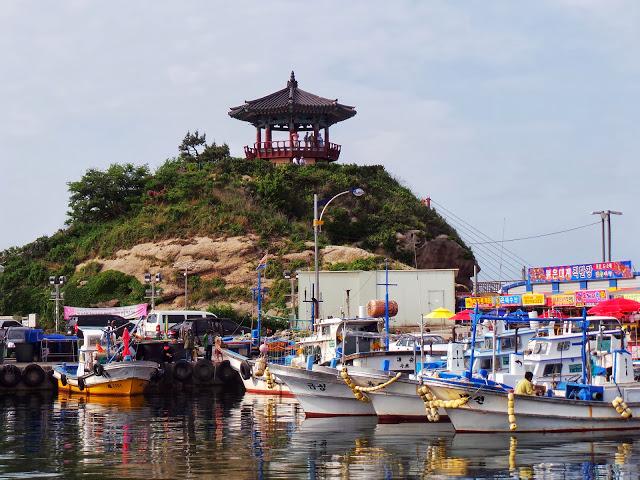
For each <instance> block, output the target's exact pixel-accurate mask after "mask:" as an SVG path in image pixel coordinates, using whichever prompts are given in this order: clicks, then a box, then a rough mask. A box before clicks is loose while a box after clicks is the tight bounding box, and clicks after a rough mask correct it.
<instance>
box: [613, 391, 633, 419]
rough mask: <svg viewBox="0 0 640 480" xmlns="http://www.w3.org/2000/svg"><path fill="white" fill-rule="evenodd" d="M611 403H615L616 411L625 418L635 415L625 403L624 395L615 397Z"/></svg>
mask: <svg viewBox="0 0 640 480" xmlns="http://www.w3.org/2000/svg"><path fill="white" fill-rule="evenodd" d="M611 405H613V408H615V409H616V412H618V413H619V414H620V416H621V417H622V418H624V419H625V420H626V419H627V418H631V416H632V415H633V412H632V411H631V409H630V408H629V406H628V405H627V404H626V403H625V401H624V400H623V399H622V397H616V398H614V399H613V401H612V402H611Z"/></svg>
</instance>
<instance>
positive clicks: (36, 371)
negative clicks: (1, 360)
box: [22, 363, 47, 387]
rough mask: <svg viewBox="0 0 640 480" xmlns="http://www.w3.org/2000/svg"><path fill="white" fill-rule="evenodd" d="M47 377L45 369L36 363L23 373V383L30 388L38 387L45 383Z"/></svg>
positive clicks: (31, 364) (26, 368)
mask: <svg viewBox="0 0 640 480" xmlns="http://www.w3.org/2000/svg"><path fill="white" fill-rule="evenodd" d="M46 376H47V375H46V374H45V373H44V370H43V368H42V367H41V366H40V365H38V364H36V363H30V364H29V365H27V366H26V367H25V368H24V370H23V371H22V381H23V382H24V384H25V385H27V386H28V387H37V386H38V385H40V384H41V383H42V382H44V379H45V378H46Z"/></svg>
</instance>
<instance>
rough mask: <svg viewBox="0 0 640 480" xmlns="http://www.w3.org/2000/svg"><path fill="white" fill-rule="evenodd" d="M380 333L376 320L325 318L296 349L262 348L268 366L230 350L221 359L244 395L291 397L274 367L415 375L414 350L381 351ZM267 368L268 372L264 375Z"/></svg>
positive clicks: (382, 349)
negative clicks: (237, 377) (234, 373)
mask: <svg viewBox="0 0 640 480" xmlns="http://www.w3.org/2000/svg"><path fill="white" fill-rule="evenodd" d="M380 330H381V328H380V322H379V320H378V319H376V318H353V319H341V318H328V319H323V320H319V321H318V322H317V324H316V327H315V329H314V333H313V334H312V335H309V336H307V337H303V338H301V339H300V340H299V341H298V342H297V343H295V345H291V346H289V347H287V348H284V347H283V346H279V347H278V348H275V349H274V348H272V345H273V343H274V342H267V343H265V344H263V345H261V347H262V348H265V349H266V350H265V351H264V352H263V355H262V356H263V358H264V359H265V360H266V362H267V365H264V366H259V364H258V362H259V361H260V360H259V359H251V358H248V357H246V356H243V355H239V354H237V353H234V352H232V351H230V350H223V357H224V358H225V359H227V360H229V364H230V365H231V367H232V368H233V369H234V370H236V371H237V372H238V373H239V374H240V377H241V379H242V382H243V385H244V387H245V389H246V390H247V391H249V392H252V393H261V394H269V395H294V393H292V392H291V389H290V388H289V387H288V385H287V382H286V381H283V379H280V378H279V377H278V375H277V374H275V367H277V366H284V367H291V366H294V367H297V368H295V369H294V372H295V371H299V370H300V369H307V370H308V368H309V366H310V365H314V364H317V365H320V366H323V367H326V368H329V367H331V366H333V367H334V371H336V372H337V373H335V374H334V376H337V375H338V374H339V373H340V372H339V371H338V370H335V369H336V367H338V366H341V365H343V364H344V365H347V366H349V367H350V368H352V367H353V368H360V369H365V370H374V369H375V370H386V371H395V372H397V371H403V372H414V371H415V368H416V365H415V362H416V351H415V349H414V348H413V347H412V348H410V349H409V348H405V349H404V350H400V349H398V350H395V351H386V350H384V346H385V339H386V334H385V333H383V332H381V331H380ZM276 343H277V342H276ZM280 343H282V342H280ZM265 345H266V346H265ZM294 354H295V355H294ZM266 366H268V367H269V368H268V371H265V368H264V367H266ZM324 373H326V371H325V372H324ZM289 376H290V375H289ZM325 383H326V382H325Z"/></svg>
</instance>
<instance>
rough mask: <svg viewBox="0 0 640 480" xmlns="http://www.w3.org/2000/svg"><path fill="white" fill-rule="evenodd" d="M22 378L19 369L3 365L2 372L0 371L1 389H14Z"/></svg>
mask: <svg viewBox="0 0 640 480" xmlns="http://www.w3.org/2000/svg"><path fill="white" fill-rule="evenodd" d="M21 378H22V373H21V372H20V369H19V368H18V367H16V366H15V365H5V366H4V367H3V368H2V370H0V384H1V385H2V386H3V387H8V388H11V387H15V386H16V385H17V384H18V383H20V380H21Z"/></svg>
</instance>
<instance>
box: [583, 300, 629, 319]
mask: <svg viewBox="0 0 640 480" xmlns="http://www.w3.org/2000/svg"><path fill="white" fill-rule="evenodd" d="M633 312H640V302H636V301H635V300H629V299H628V298H623V297H618V298H612V299H610V300H605V301H604V302H600V303H599V304H598V305H596V306H595V307H591V308H590V309H589V310H588V311H587V313H588V314H589V315H605V316H606V315H610V316H612V317H621V316H622V315H624V314H626V313H633Z"/></svg>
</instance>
